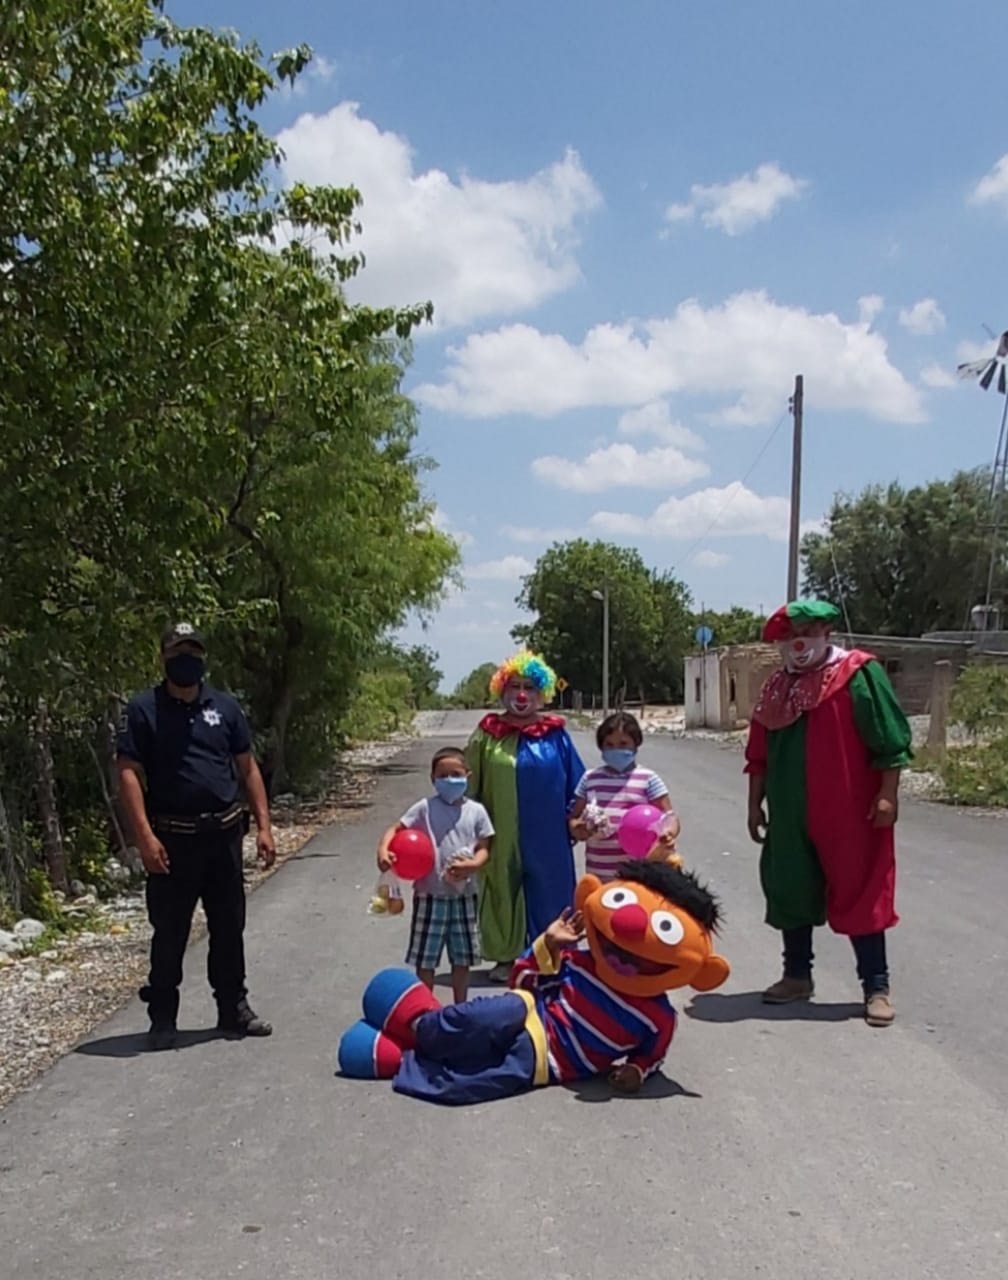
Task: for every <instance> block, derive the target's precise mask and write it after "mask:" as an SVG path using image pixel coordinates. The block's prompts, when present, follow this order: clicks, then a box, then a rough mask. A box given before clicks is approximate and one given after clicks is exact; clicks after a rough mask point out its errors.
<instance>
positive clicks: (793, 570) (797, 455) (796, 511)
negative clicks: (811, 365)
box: [787, 373, 805, 601]
mask: <svg viewBox="0 0 1008 1280" xmlns="http://www.w3.org/2000/svg"><path fill="white" fill-rule="evenodd" d="M804 398H805V380H804V378H803V377H802V375H801V374H800V373H799V374H798V375H797V377H796V378H795V381H794V395H793V396H792V397H791V413H792V414H793V415H794V442H793V444H792V446H791V532H790V537H789V539H788V571H787V598H788V600H789V601H791V600H796V599H797V598H798V539H799V531H800V529H801V451H802V407H803V401H804Z"/></svg>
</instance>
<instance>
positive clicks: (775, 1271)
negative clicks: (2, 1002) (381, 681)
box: [0, 718, 1008, 1280]
mask: <svg viewBox="0 0 1008 1280" xmlns="http://www.w3.org/2000/svg"><path fill="white" fill-rule="evenodd" d="M468 724H469V721H468V720H464V719H463V720H462V721H460V720H459V719H458V718H453V719H452V718H450V719H448V720H446V721H445V722H444V723H443V724H442V725H441V726H440V727H437V726H435V727H434V732H435V733H441V734H443V735H445V737H448V736H451V737H454V738H456V739H458V738H459V737H460V736H462V734H463V733H464V730H465V729H466V728H467V727H468ZM432 745H435V744H434V743H425V744H423V745H422V746H421V747H419V748H416V749H412V750H410V751H409V752H408V753H406V754H405V755H404V756H403V757H402V758H401V759H400V760H398V761H397V762H395V763H394V764H393V765H391V766H387V767H386V770H385V775H386V776H385V777H384V779H383V781H382V784H381V788H380V791H379V793H378V796H377V798H376V802H375V804H374V805H373V807H372V808H370V809H369V810H368V811H366V812H365V813H364V814H362V815H361V817H360V818H359V819H357V820H356V821H354V822H352V823H350V824H348V825H346V826H342V827H338V828H335V829H332V830H330V831H328V832H326V833H325V834H324V835H322V836H320V837H319V838H318V839H316V840H315V841H313V842H312V844H311V845H310V846H309V847H308V848H307V850H305V852H304V853H303V854H302V856H301V857H299V858H298V859H297V860H295V861H293V862H291V863H290V864H289V865H288V866H287V867H285V868H284V870H283V872H282V873H281V874H280V875H279V876H277V877H276V878H274V879H273V880H272V881H271V882H270V883H269V884H268V885H267V886H266V887H265V889H264V890H263V891H261V892H260V893H258V894H256V895H255V897H254V898H253V899H252V901H251V904H250V913H249V914H250V920H249V951H250V964H251V972H252V976H253V996H254V999H255V1003H256V1007H257V1008H261V1009H262V1010H263V1012H264V1013H266V1014H267V1015H268V1016H269V1017H271V1018H272V1019H273V1020H274V1021H275V1023H276V1025H277V1034H276V1035H275V1036H274V1037H273V1039H272V1040H270V1041H266V1042H262V1043H247V1044H233V1043H229V1042H222V1041H218V1040H213V1039H206V1038H202V1039H201V1038H200V1037H198V1036H197V1037H194V1042H193V1043H192V1044H190V1045H189V1046H188V1047H186V1048H183V1049H180V1050H179V1051H178V1052H176V1053H174V1054H162V1055H156V1056H151V1055H145V1054H140V1053H139V1052H138V1047H139V1041H138V1040H137V1038H136V1037H135V1035H134V1032H135V1031H136V1029H137V1028H138V1027H141V1026H142V1024H143V1020H142V1011H141V1009H140V1007H139V1005H137V1004H134V1005H132V1006H131V1007H130V1008H128V1009H127V1010H125V1011H123V1013H122V1014H120V1015H118V1016H117V1017H116V1018H114V1019H113V1020H112V1021H111V1022H110V1023H109V1024H108V1025H107V1026H105V1027H103V1028H102V1029H101V1030H100V1031H99V1032H97V1033H96V1039H95V1040H94V1041H92V1042H91V1043H90V1044H87V1045H84V1046H82V1047H81V1049H80V1050H79V1051H78V1052H77V1053H75V1054H73V1055H71V1056H70V1057H68V1058H67V1059H65V1060H64V1061H63V1062H62V1063H60V1064H59V1065H58V1066H57V1067H56V1068H55V1069H54V1070H53V1071H52V1072H50V1073H49V1075H48V1076H47V1077H46V1078H45V1079H44V1080H43V1081H42V1082H41V1084H40V1085H39V1087H38V1088H36V1089H35V1090H33V1091H31V1092H30V1093H28V1094H26V1095H24V1096H23V1097H21V1098H20V1099H18V1100H16V1101H15V1102H14V1103H13V1104H12V1105H11V1106H10V1107H8V1108H7V1109H6V1110H5V1111H4V1112H2V1113H0V1169H2V1172H0V1259H2V1261H3V1270H4V1274H5V1275H8V1274H9V1275H11V1276H39V1277H42V1276H44V1277H46V1280H70V1278H71V1277H72V1278H73V1280H86V1278H87V1277H102V1278H103V1280H126V1278H127V1277H128V1278H129V1280H173V1278H174V1277H179V1278H182V1277H184V1278H185V1280H192V1278H193V1277H198V1276H203V1275H207V1276H211V1275H212V1276H215V1277H220V1278H221V1280H223V1278H225V1277H237V1276H243V1277H250V1278H252V1280H260V1278H262V1280H265V1278H266V1277H278V1278H279V1277H284V1278H287V1277H289V1278H291V1280H294V1278H300V1277H304V1278H305V1280H330V1278H332V1280H336V1278H337V1277H338V1278H339V1280H365V1278H366V1280H371V1278H372V1277H373V1276H375V1275H380V1276H381V1277H382V1278H383V1280H397V1278H399V1277H403V1278H405V1277H409V1280H415V1277H416V1276H417V1274H418V1273H419V1274H425V1275H430V1276H434V1277H439V1278H441V1277H444V1278H445V1280H454V1278H455V1277H459V1278H460V1280H461V1278H463V1277H464V1278H465V1280H469V1278H470V1277H483V1278H485V1280H505V1278H507V1280H532V1278H533V1277H536V1278H537V1280H538V1278H542V1280H572V1278H573V1277H578V1280H583V1278H584V1277H589V1278H591V1277H595V1276H610V1275H612V1276H619V1277H621V1280H644V1278H645V1277H653V1276H659V1275H672V1276H675V1277H676V1278H677V1280H712V1278H713V1277H716V1278H717V1280H742V1278H743V1277H745V1278H750V1277H757V1278H762V1277H764V1276H773V1277H776V1276H780V1277H783V1278H784V1280H790V1278H791V1277H800V1278H801V1280H820V1278H823V1280H825V1278H826V1277H829V1278H830V1280H841V1278H842V1280H862V1278H863V1280H879V1278H880V1277H886V1280H925V1278H928V1277H939V1276H941V1277H943V1278H945V1280H947V1278H948V1277H952V1278H954V1280H958V1277H966V1276H969V1277H971V1278H974V1280H975V1278H983V1277H991V1278H992V1280H993V1277H998V1278H1000V1277H1003V1276H1005V1275H1006V1274H1008V1244H1006V1234H1008V1193H1006V1188H1008V1144H1006V1137H1008V1133H1006V1106H1005V1104H1006V1094H1008V1086H1006V1079H1005V1074H1006V1068H1005V1063H1006V1061H1008V1030H1006V1018H1005V1011H1006V1003H1005V998H1004V992H1003V983H1002V970H1003V967H1004V951H1005V947H1006V941H1005V913H1006V907H1008V853H1006V850H1005V847H1004V846H1005V836H1006V834H1008V827H1006V826H1004V825H1002V824H1001V823H1000V822H997V821H995V820H981V819H975V818H967V817H962V816H959V815H956V814H951V813H945V812H943V811H940V810H935V809H932V808H928V807H925V806H915V805H908V806H907V807H906V812H905V815H904V820H903V823H902V827H901V831H902V846H901V857H902V862H901V868H902V898H901V906H902V909H903V912H904V916H905V923H904V924H903V925H901V926H900V928H899V930H897V931H896V933H895V935H894V937H893V943H892V959H893V962H894V968H895V982H896V986H895V989H894V994H895V995H896V997H897V999H898V1009H899V1015H900V1017H899V1022H898V1024H897V1026H896V1027H895V1028H893V1029H892V1030H891V1031H870V1030H868V1029H867V1028H866V1027H864V1025H863V1024H862V1023H861V1022H860V1021H859V1020H858V1018H857V1017H856V1014H857V1007H856V1005H853V1004H851V1003H850V1002H851V1001H852V1000H853V999H854V998H855V997H856V994H857V991H856V985H855V982H854V975H853V967H852V963H851V960H850V957H849V955H848V952H847V948H846V944H845V943H844V942H843V941H842V940H840V939H836V938H831V937H828V936H825V935H824V936H823V938H822V940H821V944H820V961H819V970H818V979H819V1002H818V1003H817V1004H816V1005H815V1006H813V1007H811V1008H809V1009H806V1010H782V1011H773V1010H765V1009H764V1008H763V1007H762V1006H761V1005H760V1004H759V1003H758V1001H757V999H756V998H755V996H754V994H753V993H754V992H756V991H757V990H758V989H759V988H760V987H762V986H763V985H764V984H765V983H766V982H768V981H769V980H771V979H773V978H775V977H776V976H777V971H778V956H777V946H776V942H775V937H774V935H773V934H772V933H771V932H770V931H769V930H767V929H765V928H764V927H763V926H762V925H761V924H760V902H759V897H758V893H757V890H756V885H755V859H754V853H753V851H752V850H751V849H750V847H749V846H748V845H747V843H746V842H745V840H744V839H743V836H742V835H741V834H740V833H741V832H742V828H743V816H744V815H743V811H744V806H743V802H742V788H741V785H740V780H739V776H738V768H739V758H738V756H737V755H736V754H734V753H732V752H729V751H726V750H724V749H721V748H719V747H717V746H716V745H713V744H710V743H697V742H683V741H667V740H660V739H652V740H649V741H648V743H647V759H648V762H649V763H651V764H652V765H653V766H654V767H655V768H658V769H659V770H660V771H661V772H662V773H663V774H664V775H665V776H666V778H667V779H668V780H669V782H670V785H671V786H672V787H673V789H674V791H675V793H676V796H677V799H678V801H679V804H680V807H681V810H682V813H683V818H684V828H685V831H686V832H687V833H688V836H687V839H686V841H685V842H684V847H685V849H686V851H687V853H688V856H689V858H690V860H691V861H692V862H693V863H694V864H695V865H697V866H699V867H700V868H701V869H702V870H703V871H704V872H705V873H706V874H707V875H708V876H709V877H710V879H711V880H712V881H713V883H714V885H715V886H716V887H717V889H718V890H719V891H720V892H721V893H722V895H723V897H724V900H725V904H726V908H727V913H728V915H727V922H726V929H725V937H724V950H725V952H726V954H727V955H728V956H729V957H730V959H731V961H732V963H733V966H734V973H733V976H732V979H731V980H730V982H729V984H728V985H727V986H726V987H725V988H722V990H721V991H720V992H716V993H712V994H710V995H708V996H704V997H697V998H695V999H694V1000H693V1002H692V1005H691V1006H690V1009H689V1012H690V1013H691V1014H692V1016H691V1017H687V1018H684V1019H683V1021H682V1025H681V1029H680V1032H679V1035H678V1036H677V1039H676V1042H675V1044H674V1046H673V1050H672V1053H671V1055H670V1057H669V1060H668V1063H667V1072H668V1078H667V1080H658V1081H655V1082H652V1084H651V1085H649V1087H648V1092H647V1094H646V1096H642V1097H639V1098H635V1099H624V1098H611V1097H610V1096H609V1095H608V1091H607V1090H606V1089H605V1088H604V1087H595V1086H591V1087H586V1088H582V1089H580V1090H576V1091H575V1090H571V1091H568V1090H565V1089H555V1088H554V1089H547V1090H543V1091H541V1092H539V1093H536V1094H534V1095H531V1096H527V1097H525V1098H519V1099H513V1100H510V1101H507V1102H501V1103H495V1104H492V1105H489V1106H486V1107H478V1108H472V1109H464V1110H459V1111H442V1110H438V1109H436V1108H431V1107H427V1106H424V1105H423V1104H420V1103H416V1102H411V1101H409V1100H407V1099H402V1098H398V1097H396V1096H395V1095H393V1094H392V1093H391V1091H390V1090H389V1089H388V1087H387V1086H385V1085H380V1084H379V1085H366V1084H354V1083H350V1082H343V1081H341V1080H339V1079H336V1078H334V1075H333V1071H334V1046H335V1042H336V1039H337V1036H338V1033H339V1031H340V1029H341V1028H342V1027H343V1026H345V1025H346V1024H348V1023H349V1022H350V1021H351V1020H352V1019H353V1018H354V1017H355V1016H356V1013H357V1002H358V998H359V993H360V990H361V987H362V985H363V982H364V980H365V979H366V978H367V977H368V975H370V973H371V972H372V971H373V970H375V969H376V968H378V967H379V966H380V965H382V964H384V963H388V962H390V961H395V960H397V959H398V958H399V950H400V948H401V946H402V945H403V940H404V928H405V926H404V925H402V923H401V922H393V921H379V920H371V919H368V918H367V917H366V916H365V914H364V907H365V902H366V897H367V892H368V890H369V888H370V882H371V878H372V872H371V857H372V847H373V844H374V840H375V838H376V836H377V833H378V830H379V828H380V827H381V826H382V825H383V824H384V823H385V822H386V821H387V820H388V819H390V818H391V817H394V816H395V814H396V813H398V812H399V811H400V810H401V808H402V807H403V806H404V804H405V803H406V802H407V801H408V800H411V799H413V798H414V797H415V795H417V794H418V793H420V792H422V790H423V787H424V780H425V774H426V767H425V764H426V756H427V753H428V751H429V749H430V747H431V746H432ZM585 746H586V749H587V748H588V744H587V743H586V744H585ZM203 958H204V951H203V948H202V946H200V947H197V948H195V949H194V951H193V952H192V953H191V955H190V959H189V965H188V969H189V975H190V982H189V985H188V986H187V988H186V992H185V997H184V1002H183V1021H184V1024H185V1025H186V1026H190V1027H196V1028H199V1027H203V1026H206V1025H208V1024H209V1023H210V1021H211V1008H210V1002H209V999H208V996H207V994H206V993H205V991H204V990H203V989H202V981H201V977H202V973H201V971H202V966H203Z"/></svg>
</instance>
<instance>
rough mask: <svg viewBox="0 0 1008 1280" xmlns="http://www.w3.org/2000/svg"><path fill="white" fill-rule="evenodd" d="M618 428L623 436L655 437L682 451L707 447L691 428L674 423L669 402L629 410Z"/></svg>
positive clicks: (657, 401)
mask: <svg viewBox="0 0 1008 1280" xmlns="http://www.w3.org/2000/svg"><path fill="white" fill-rule="evenodd" d="M618 427H619V431H620V432H621V434H622V435H625V436H653V437H654V438H655V439H656V440H660V441H661V442H662V443H663V444H672V445H676V446H677V447H678V448H680V449H693V450H695V451H697V452H699V451H700V450H701V449H705V448H706V447H707V446H706V445H705V444H704V442H703V440H702V439H701V438H700V437H699V436H698V435H697V434H696V433H695V432H694V431H691V430H690V429H689V427H684V426H683V425H682V423H680V422H674V421H673V419H672V415H671V412H670V410H669V405H668V401H667V400H652V401H651V402H650V403H649V404H643V405H641V407H640V408H639V409H628V410H627V411H626V413H624V414H622V415H621V417H620V420H619V423H618Z"/></svg>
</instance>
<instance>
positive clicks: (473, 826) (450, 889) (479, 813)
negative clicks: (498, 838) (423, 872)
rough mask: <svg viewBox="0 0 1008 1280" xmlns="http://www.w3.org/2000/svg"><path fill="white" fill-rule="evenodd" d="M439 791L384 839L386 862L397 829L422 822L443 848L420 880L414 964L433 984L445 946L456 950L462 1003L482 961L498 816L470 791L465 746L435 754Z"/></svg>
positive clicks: (391, 864)
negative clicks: (485, 886) (484, 878)
mask: <svg viewBox="0 0 1008 1280" xmlns="http://www.w3.org/2000/svg"><path fill="white" fill-rule="evenodd" d="M431 781H432V782H433V783H434V795H432V796H430V797H429V798H428V799H426V800H418V801H417V803H416V804H414V805H411V806H410V807H409V808H408V809H407V810H406V812H405V813H404V814H403V816H402V817H401V818H400V819H399V821H398V822H397V823H396V824H395V826H393V827H389V829H388V830H387V831H386V832H385V834H384V835H383V836H382V838H381V840H380V842H379V844H378V869H379V870H380V871H383V872H384V871H394V870H395V857H394V855H393V854H392V853H391V852H390V850H389V844H390V843H391V841H392V839H393V837H394V836H395V833H396V832H397V831H401V830H402V829H403V828H404V827H410V828H419V830H421V831H426V832H427V834H428V835H429V836H430V839H431V843H432V844H433V845H434V848H435V850H436V860H435V863H434V870H433V871H431V873H430V874H429V875H427V876H424V877H423V879H422V880H418V881H416V883H415V884H414V886H413V918H412V921H411V923H410V942H409V950H408V951H407V953H406V963H407V964H412V965H415V966H416V972H417V977H418V978H419V979H420V981H421V982H422V983H424V984H425V985H426V986H427V987H429V988H430V989H431V990H433V988H434V975H435V971H436V969H437V966H438V963H439V961H440V959H441V953H442V951H444V949H445V947H447V949H448V962H449V964H450V965H451V979H452V994H453V996H454V998H455V1003H456V1004H461V1003H462V1002H463V1001H465V1000H466V999H467V998H468V993H469V971H470V969H471V968H472V967H473V965H476V964H478V963H479V961H480V958H481V957H480V936H479V872H480V870H481V868H483V867H485V866H486V864H487V862H488V861H489V859H490V841H491V839H492V837H493V834H494V829H493V824H492V823H491V821H490V815H489V814H488V813H487V811H486V809H484V808H483V806H482V805H481V804H479V803H478V802H477V801H476V800H470V799H468V798H467V797H466V787H467V786H468V783H469V768H468V766H467V765H466V762H465V756H464V755H463V753H462V751H461V750H459V749H458V748H457V747H442V748H441V750H440V751H438V752H436V753H435V755H434V759H433V760H432V761H431Z"/></svg>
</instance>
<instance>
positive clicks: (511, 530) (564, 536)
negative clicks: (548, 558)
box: [501, 524, 578, 546]
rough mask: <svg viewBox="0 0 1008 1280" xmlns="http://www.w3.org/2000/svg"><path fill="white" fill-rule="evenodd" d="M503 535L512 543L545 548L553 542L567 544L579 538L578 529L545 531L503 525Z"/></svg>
mask: <svg viewBox="0 0 1008 1280" xmlns="http://www.w3.org/2000/svg"><path fill="white" fill-rule="evenodd" d="M501 533H502V534H504V536H505V537H506V538H510V539H511V541H512V542H523V543H535V544H537V545H543V546H547V545H549V544H550V543H552V542H567V541H569V540H570V539H571V538H576V537H577V536H578V535H577V530H576V529H543V528H538V527H536V526H535V525H524V524H506V525H503V526H502V527H501Z"/></svg>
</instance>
